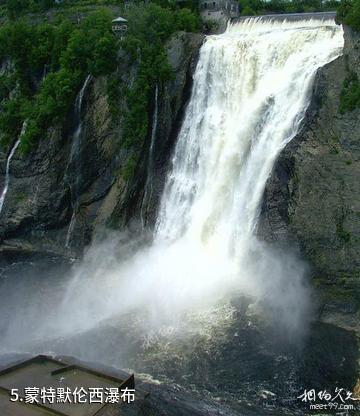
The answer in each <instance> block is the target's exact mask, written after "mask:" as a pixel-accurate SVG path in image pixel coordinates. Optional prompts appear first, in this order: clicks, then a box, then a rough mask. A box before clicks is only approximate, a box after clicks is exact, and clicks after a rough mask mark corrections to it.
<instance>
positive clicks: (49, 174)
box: [0, 33, 203, 260]
mask: <svg viewBox="0 0 360 416" xmlns="http://www.w3.org/2000/svg"><path fill="white" fill-rule="evenodd" d="M202 40H203V36H202V35H198V34H190V33H178V34H176V35H174V36H173V38H172V39H171V40H170V41H169V43H168V45H167V53H168V58H169V62H170V64H171V66H172V68H173V71H174V77H173V79H171V80H170V81H168V82H164V83H163V84H161V85H159V86H158V88H159V97H158V98H159V99H158V102H159V107H158V128H157V131H156V140H155V147H156V149H155V150H154V154H156V160H155V163H154V164H153V165H154V170H155V172H153V178H154V192H153V193H152V195H151V198H150V201H148V203H147V209H146V211H147V212H146V213H145V214H144V215H146V217H147V218H149V222H150V219H151V218H153V215H154V214H153V213H154V211H155V209H156V205H157V202H158V197H159V194H160V192H161V188H162V183H163V180H164V176H165V175H164V170H165V169H166V166H167V160H168V157H169V154H170V153H171V147H172V145H173V142H174V139H175V137H176V133H177V130H178V128H179V125H180V123H181V119H182V114H183V111H184V108H185V105H186V101H187V99H188V96H189V94H190V91H191V82H192V73H193V70H194V68H195V64H196V60H197V55H198V51H199V48H200V45H201V43H202ZM120 62H121V63H120V64H119V68H118V70H117V76H118V77H120V79H121V81H122V84H123V85H127V86H129V85H131V83H132V82H133V80H134V78H135V76H136V70H137V68H136V64H133V65H130V64H129V62H127V59H126V56H121V59H120ZM121 94H122V93H121V92H120V95H121ZM82 101H83V103H82V106H81V108H80V111H78V114H77V113H76V109H75V107H76V103H74V111H73V113H72V114H71V115H69V117H68V120H67V121H66V123H65V124H64V126H60V127H54V128H53V129H52V130H51V131H49V132H48V135H47V137H43V138H42V139H41V140H40V142H39V144H38V145H37V147H36V149H34V150H33V151H32V152H31V154H29V155H22V154H21V152H19V151H17V152H16V154H15V155H14V157H13V159H12V162H11V167H10V171H11V178H10V187H9V190H8V193H7V195H6V200H5V203H4V207H3V210H2V213H1V216H0V250H1V253H2V256H1V257H2V259H3V260H4V259H6V258H7V257H9V256H13V255H15V254H16V253H21V254H22V255H24V253H28V254H29V255H33V254H36V253H42V255H43V254H44V253H45V252H49V253H52V254H53V253H56V254H60V255H71V256H72V255H74V254H75V255H76V254H79V253H81V251H82V249H83V248H84V246H86V245H87V244H88V243H89V242H90V241H91V239H92V237H93V234H94V230H95V229H98V230H101V228H102V227H105V226H109V225H112V226H122V225H125V224H127V223H129V221H130V220H131V219H132V218H134V217H137V218H138V217H139V210H140V204H141V200H142V197H143V189H144V184H145V182H146V176H147V174H148V170H147V168H146V166H147V162H148V155H149V146H150V139H151V137H150V136H151V129H152V126H151V125H150V126H149V134H148V137H146V140H145V141H144V143H143V146H142V150H141V154H140V155H139V154H137V155H136V158H137V160H139V162H138V164H137V166H136V169H135V174H134V175H131V177H129V176H127V175H125V174H124V171H125V170H126V164H127V163H128V160H129V157H131V150H129V149H126V146H124V145H123V137H122V130H123V128H122V121H123V114H124V108H125V105H126V104H125V98H124V97H122V96H121V97H119V111H118V114H117V115H116V116H114V115H113V114H112V112H111V108H110V107H109V103H108V97H107V80H106V78H104V77H102V78H101V77H100V78H96V79H90V80H89V83H88V85H87V87H86V88H85V89H84V95H83V100H82ZM150 107H151V108H149V119H150V120H151V119H153V115H152V113H153V111H154V105H152V106H150ZM80 122H81V131H80V132H79V123H80ZM6 157H7V154H5V152H2V153H1V152H0V172H1V175H0V189H2V188H3V184H4V181H5V167H6ZM74 212H75V215H73V214H74Z"/></svg>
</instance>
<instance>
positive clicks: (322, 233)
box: [260, 27, 360, 332]
mask: <svg viewBox="0 0 360 416" xmlns="http://www.w3.org/2000/svg"><path fill="white" fill-rule="evenodd" d="M344 37H345V48H344V54H343V56H341V57H339V58H337V59H336V60H335V61H333V62H331V63H330V64H328V65H326V66H325V67H324V68H321V69H320V71H319V72H318V75H317V79H316V82H315V86H314V92H313V98H312V102H311V104H310V106H309V109H308V112H307V115H306V118H305V120H304V122H303V126H302V129H301V131H300V132H299V134H298V135H297V137H296V138H295V139H293V141H292V142H290V143H289V144H288V145H287V146H286V147H285V149H284V150H283V151H282V153H281V154H280V157H279V160H278V162H277V164H276V166H275V168H274V171H273V174H272V176H271V178H270V180H269V181H268V184H267V188H266V192H265V197H264V203H263V216H262V223H261V227H260V233H262V234H263V235H265V236H266V238H267V239H270V240H272V241H274V242H276V243H277V244H279V245H281V244H284V243H285V244H286V245H287V244H289V242H291V243H292V244H293V245H294V246H296V245H297V246H298V247H300V250H301V252H302V256H303V257H304V258H305V259H306V260H307V261H308V262H309V264H310V266H311V268H312V270H311V276H312V281H313V284H314V286H315V288H316V290H317V291H318V292H317V294H318V296H317V298H318V299H319V306H320V309H319V312H320V314H321V319H322V320H323V321H325V322H330V323H334V324H335V325H339V326H342V327H344V328H347V329H352V330H356V331H357V332H358V331H359V329H360V327H359V322H360V319H359V318H360V315H359V305H360V304H359V295H360V263H359V261H360V257H359V252H360V219H359V218H360V217H359V215H360V214H359V212H360V199H359V195H360V188H359V186H360V181H359V178H360V165H359V163H360V162H359V160H360V142H359V136H360V110H359V109H355V110H353V111H351V112H345V113H343V114H342V113H340V111H339V103H340V94H341V91H342V86H343V82H344V80H345V78H346V77H347V76H348V74H349V71H350V70H351V71H355V72H357V74H358V75H359V74H360V55H359V44H360V37H359V35H358V34H356V33H354V32H353V31H351V30H350V29H349V28H347V27H345V28H344Z"/></svg>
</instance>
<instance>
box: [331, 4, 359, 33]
mask: <svg viewBox="0 0 360 416" xmlns="http://www.w3.org/2000/svg"><path fill="white" fill-rule="evenodd" d="M336 21H337V22H338V23H345V24H346V25H348V26H350V27H351V28H353V29H354V30H356V31H357V32H360V0H342V1H341V4H340V6H339V8H338V10H337V14H336Z"/></svg>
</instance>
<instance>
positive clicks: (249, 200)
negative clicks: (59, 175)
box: [71, 19, 343, 326]
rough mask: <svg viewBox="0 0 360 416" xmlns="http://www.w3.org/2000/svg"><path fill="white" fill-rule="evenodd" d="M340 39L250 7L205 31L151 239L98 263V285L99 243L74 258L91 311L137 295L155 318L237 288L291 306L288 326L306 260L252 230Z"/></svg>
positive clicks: (302, 293)
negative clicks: (263, 16) (246, 14)
mask: <svg viewBox="0 0 360 416" xmlns="http://www.w3.org/2000/svg"><path fill="white" fill-rule="evenodd" d="M342 46H343V36H342V29H341V27H340V26H337V25H336V24H335V23H334V22H333V21H332V20H325V21H319V20H305V21H296V22H286V21H285V22H276V21H262V20H260V19H248V20H246V21H244V22H242V23H238V24H234V25H230V26H229V27H228V29H227V31H226V33H224V34H222V35H216V36H209V37H207V39H206V41H205V43H204V45H203V46H202V48H201V51H200V57H199V62H198V65H197V68H196V71H195V75H194V85H193V91H192V95H191V99H190V102H189V104H188V107H187V110H186V114H185V119H184V122H183V126H182V128H181V132H180V134H179V138H178V142H177V144H176V148H175V151H174V156H173V159H172V167H171V170H170V172H169V174H168V178H167V181H166V186H165V189H164V192H163V196H162V201H161V208H160V212H159V215H158V219H157V223H156V228H155V235H154V240H153V243H152V245H151V247H149V248H143V249H140V250H139V251H138V252H136V253H135V254H134V255H132V256H125V259H122V260H120V263H119V264H117V265H116V266H115V268H114V270H113V271H112V272H109V273H108V274H106V273H105V274H104V272H103V271H102V270H101V267H100V269H99V270H100V272H99V273H100V275H101V276H102V277H101V288H99V280H98V279H99V273H95V274H94V273H93V272H90V270H91V271H92V270H94V267H95V268H99V264H101V262H102V261H103V259H102V256H101V259H100V258H99V257H98V256H97V254H96V253H97V249H94V250H92V251H91V256H90V259H89V263H88V265H87V266H85V267H84V268H83V269H82V273H84V270H85V273H84V274H85V275H86V276H89V274H91V273H92V274H93V275H94V276H95V275H96V276H97V278H95V277H94V279H93V280H91V279H87V282H86V291H85V292H84V289H83V285H82V288H81V291H82V292H83V297H84V299H85V298H86V299H91V298H93V293H94V292H96V293H97V295H98V296H97V313H96V318H94V319H95V320H98V321H99V320H101V319H103V318H105V317H107V316H110V315H112V314H114V313H119V312H121V311H126V310H128V309H129V308H136V307H138V306H141V307H145V308H149V309H150V310H151V313H152V316H156V318H155V320H156V319H159V316H161V319H163V318H164V317H165V316H171V317H174V316H177V315H178V313H180V314H181V313H182V312H184V311H188V310H190V309H191V308H193V307H194V306H195V307H203V306H205V307H206V305H208V304H209V303H212V302H214V301H215V302H216V299H217V300H219V298H224V296H227V294H229V293H235V292H236V291H238V292H240V293H247V294H249V295H250V296H253V297H254V298H256V299H259V300H260V302H262V303H263V304H264V303H266V304H267V305H268V306H269V308H270V309H271V310H272V312H274V313H275V314H277V315H281V316H282V317H283V318H281V319H284V320H286V319H288V318H289V320H291V322H285V324H286V325H287V326H296V324H297V323H299V322H300V321H301V320H302V319H303V316H304V311H305V310H306V308H307V296H306V290H305V289H304V287H303V283H302V280H303V277H304V273H305V269H306V268H305V267H304V265H303V263H302V262H300V261H298V259H297V258H296V257H294V256H293V255H292V254H290V253H283V252H279V251H275V250H274V249H273V248H271V247H269V246H268V245H266V244H265V243H264V242H261V241H259V240H258V239H257V237H256V233H255V231H256V225H257V219H258V215H259V207H260V203H261V198H262V195H263V191H264V187H265V184H266V180H267V178H268V177H269V174H270V172H271V169H272V167H273V164H274V162H275V159H276V157H277V155H278V154H279V152H280V151H281V149H282V148H283V147H284V146H285V145H286V143H288V142H289V141H290V140H291V139H292V138H293V137H294V135H295V134H296V133H297V131H298V128H299V125H300V123H301V120H302V119H303V117H304V114H305V111H306V108H307V106H308V103H309V101H310V98H311V88H312V85H313V81H314V78H315V74H316V71H317V69H318V68H320V67H321V66H323V65H325V64H326V63H328V62H330V61H331V60H333V59H335V58H336V57H337V56H338V55H339V54H341V51H342ZM98 252H100V253H101V252H102V251H101V250H100V249H98ZM108 261H109V257H107V258H106V262H108ZM94 262H95V263H94ZM104 267H107V266H104ZM79 281H80V282H81V279H80V280H78V284H80V283H79ZM71 291H72V292H74V291H76V290H75V289H74V288H72V290H71ZM100 293H102V296H100ZM100 298H101V299H100ZM76 300H77V301H78V298H76ZM87 302H89V300H87V301H85V302H84V303H87ZM92 304H93V303H92ZM85 311H86V308H85V309H84V311H83V313H84V315H80V316H81V322H82V325H83V322H84V321H85V320H86V319H88V316H89V313H88V311H87V312H85ZM177 312H178V313H177ZM90 313H91V316H93V317H94V312H93V309H91V312H90ZM79 319H80V318H79ZM279 322H280V320H279Z"/></svg>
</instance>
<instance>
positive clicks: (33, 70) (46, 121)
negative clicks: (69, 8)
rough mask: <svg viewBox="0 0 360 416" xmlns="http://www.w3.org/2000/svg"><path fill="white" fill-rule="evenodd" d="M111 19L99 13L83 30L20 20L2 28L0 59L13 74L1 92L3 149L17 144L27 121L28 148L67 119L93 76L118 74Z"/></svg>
mask: <svg viewBox="0 0 360 416" xmlns="http://www.w3.org/2000/svg"><path fill="white" fill-rule="evenodd" d="M111 20H112V16H111V14H110V13H109V12H107V11H104V10H98V11H96V12H94V13H92V14H90V15H89V16H88V17H87V18H86V19H84V20H83V21H82V22H81V23H80V24H79V25H74V24H72V23H70V22H69V21H66V20H64V21H61V22H59V23H58V24H56V25H51V24H47V23H41V24H38V25H33V24H31V23H30V22H27V21H25V20H17V21H16V22H13V23H11V24H7V25H4V26H3V27H2V28H1V29H0V60H1V61H5V60H7V61H8V62H11V63H12V65H13V73H12V74H11V75H10V74H9V75H5V76H4V77H3V79H2V81H3V82H2V88H0V90H1V92H2V94H3V96H2V101H1V104H0V110H1V116H0V131H1V132H2V143H3V144H6V143H7V142H9V141H10V140H14V138H15V137H16V136H17V135H18V134H19V133H20V130H21V125H22V122H23V121H24V119H27V120H28V125H27V129H26V132H25V134H24V135H23V137H22V148H23V149H24V150H27V149H29V148H30V146H31V145H32V144H33V143H34V142H35V141H36V140H37V139H38V138H39V137H41V135H43V134H44V132H45V130H46V129H47V128H48V127H49V126H51V125H52V124H54V123H57V122H61V121H62V120H63V119H64V118H65V116H66V115H67V113H68V111H69V110H70V108H71V106H72V104H73V102H74V100H75V96H76V94H77V92H78V90H79V89H80V86H81V83H82V82H83V81H84V79H85V77H86V76H87V75H88V74H89V73H92V74H93V75H100V74H107V73H110V72H112V71H113V70H114V68H115V66H116V56H117V55H116V54H117V45H116V43H117V40H116V38H115V37H114V36H113V34H112V33H111ZM44 75H45V76H44ZM41 77H43V78H42V80H41V82H40V83H39V78H41ZM12 78H15V80H14V79H12ZM10 80H12V86H13V89H12V91H11V94H10V91H9V88H8V86H9V83H10ZM0 86H1V85H0Z"/></svg>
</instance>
